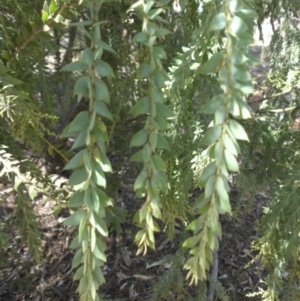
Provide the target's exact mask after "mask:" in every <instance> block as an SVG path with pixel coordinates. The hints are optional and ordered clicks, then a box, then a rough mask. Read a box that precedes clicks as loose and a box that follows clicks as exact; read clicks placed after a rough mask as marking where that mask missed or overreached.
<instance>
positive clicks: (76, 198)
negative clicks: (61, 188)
mask: <svg viewBox="0 0 300 301" xmlns="http://www.w3.org/2000/svg"><path fill="white" fill-rule="evenodd" d="M83 198H84V192H83V191H75V192H74V193H73V195H72V196H71V198H70V201H69V204H68V205H69V207H71V208H74V207H75V208H76V207H80V206H83V204H84V199H83Z"/></svg>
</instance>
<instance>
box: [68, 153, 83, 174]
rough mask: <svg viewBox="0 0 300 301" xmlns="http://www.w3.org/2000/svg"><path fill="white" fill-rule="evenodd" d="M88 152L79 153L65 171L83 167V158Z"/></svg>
mask: <svg viewBox="0 0 300 301" xmlns="http://www.w3.org/2000/svg"><path fill="white" fill-rule="evenodd" d="M84 152H86V150H82V151H80V152H79V153H77V154H76V155H75V156H74V157H73V158H72V159H71V160H70V162H69V163H68V164H67V165H66V166H65V167H64V170H70V169H75V168H77V167H80V166H82V156H83V153H84Z"/></svg>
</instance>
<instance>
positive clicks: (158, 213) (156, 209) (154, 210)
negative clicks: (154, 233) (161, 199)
mask: <svg viewBox="0 0 300 301" xmlns="http://www.w3.org/2000/svg"><path fill="white" fill-rule="evenodd" d="M150 206H151V209H152V214H153V216H154V217H155V218H157V219H162V214H161V210H160V208H159V206H158V205H157V204H156V203H154V202H151V204H150Z"/></svg>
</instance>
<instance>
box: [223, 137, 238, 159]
mask: <svg viewBox="0 0 300 301" xmlns="http://www.w3.org/2000/svg"><path fill="white" fill-rule="evenodd" d="M223 142H224V146H225V148H226V150H227V151H228V152H230V153H231V154H233V155H234V156H237V155H238V150H237V148H236V146H235V143H233V141H232V139H231V138H230V136H229V135H225V136H224V138H223Z"/></svg>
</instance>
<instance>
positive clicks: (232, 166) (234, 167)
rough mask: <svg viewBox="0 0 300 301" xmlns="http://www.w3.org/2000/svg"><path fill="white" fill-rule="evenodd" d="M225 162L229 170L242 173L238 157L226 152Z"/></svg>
mask: <svg viewBox="0 0 300 301" xmlns="http://www.w3.org/2000/svg"><path fill="white" fill-rule="evenodd" d="M225 162H226V165H227V168H228V169H229V170H230V171H235V172H239V171H240V169H239V164H238V162H237V160H236V157H235V156H234V155H233V154H232V153H230V152H229V151H227V150H225Z"/></svg>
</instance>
